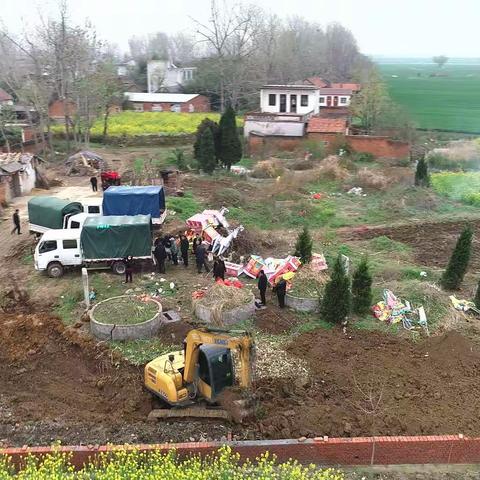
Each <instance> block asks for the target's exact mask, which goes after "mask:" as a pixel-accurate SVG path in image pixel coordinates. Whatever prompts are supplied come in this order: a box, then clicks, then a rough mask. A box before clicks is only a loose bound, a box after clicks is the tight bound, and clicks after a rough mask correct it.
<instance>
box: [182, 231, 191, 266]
mask: <svg viewBox="0 0 480 480" xmlns="http://www.w3.org/2000/svg"><path fill="white" fill-rule="evenodd" d="M189 247H190V244H189V243H188V239H187V237H186V236H185V235H180V252H181V254H182V260H183V265H184V267H185V268H187V267H188V248H189Z"/></svg>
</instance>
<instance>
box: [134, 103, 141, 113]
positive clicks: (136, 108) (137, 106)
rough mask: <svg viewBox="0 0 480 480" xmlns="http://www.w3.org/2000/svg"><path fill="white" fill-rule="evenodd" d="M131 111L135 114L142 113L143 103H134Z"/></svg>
mask: <svg viewBox="0 0 480 480" xmlns="http://www.w3.org/2000/svg"><path fill="white" fill-rule="evenodd" d="M133 109H134V110H135V111H136V112H143V103H134V104H133Z"/></svg>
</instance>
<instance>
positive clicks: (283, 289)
mask: <svg viewBox="0 0 480 480" xmlns="http://www.w3.org/2000/svg"><path fill="white" fill-rule="evenodd" d="M275 291H276V293H277V299H278V306H279V307H280V308H285V295H286V294H287V281H286V280H285V279H284V278H283V277H280V280H279V281H278V282H277V284H276V286H275Z"/></svg>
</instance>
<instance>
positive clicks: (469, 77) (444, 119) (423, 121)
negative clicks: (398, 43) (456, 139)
mask: <svg viewBox="0 0 480 480" xmlns="http://www.w3.org/2000/svg"><path fill="white" fill-rule="evenodd" d="M378 66H379V68H380V71H381V73H382V75H383V78H384V79H385V81H386V83H387V85H388V87H389V91H390V95H391V96H392V98H393V99H394V100H395V101H396V102H397V103H398V104H400V105H402V106H403V107H404V108H405V109H406V110H407V112H408V113H409V114H410V115H411V117H412V118H413V120H414V121H415V122H416V124H417V126H418V127H419V128H427V129H439V130H454V131H460V132H471V133H480V65H456V64H451V65H449V64H447V65H446V66H445V67H444V68H442V69H441V70H439V69H438V67H437V66H436V65H431V64H430V65H429V64H414V63H411V64H408V63H405V64H400V63H399V64H380V63H379V65H378ZM439 72H441V73H442V74H445V75H447V76H445V77H431V76H430V75H431V74H435V73H437V74H438V73H439Z"/></svg>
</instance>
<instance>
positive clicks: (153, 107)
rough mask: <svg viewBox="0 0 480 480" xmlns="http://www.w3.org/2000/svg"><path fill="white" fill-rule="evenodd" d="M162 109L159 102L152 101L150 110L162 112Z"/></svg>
mask: <svg viewBox="0 0 480 480" xmlns="http://www.w3.org/2000/svg"><path fill="white" fill-rule="evenodd" d="M162 111H163V107H162V104H161V103H154V104H153V105H152V112H162Z"/></svg>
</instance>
